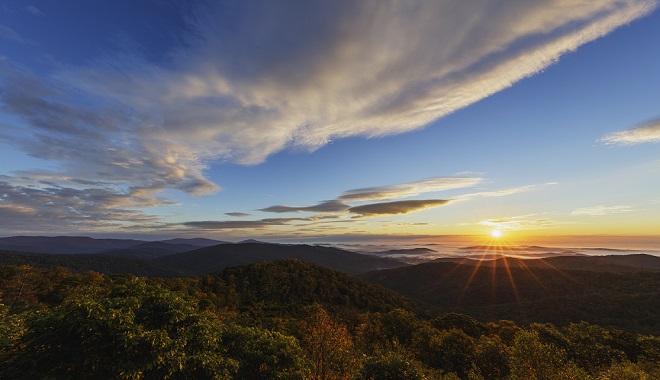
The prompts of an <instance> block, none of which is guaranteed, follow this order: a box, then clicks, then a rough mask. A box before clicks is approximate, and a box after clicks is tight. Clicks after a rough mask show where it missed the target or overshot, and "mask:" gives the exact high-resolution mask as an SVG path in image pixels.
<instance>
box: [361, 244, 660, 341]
mask: <svg viewBox="0 0 660 380" xmlns="http://www.w3.org/2000/svg"><path fill="white" fill-rule="evenodd" d="M570 259H571V260H570V261H569V260H564V259H560V258H556V259H555V260H544V262H542V261H541V260H532V259H529V260H515V259H507V260H497V261H484V262H483V263H481V264H480V262H478V261H473V260H469V261H465V260H461V261H458V262H447V261H435V262H429V263H424V264H419V265H413V266H408V267H403V268H396V269H390V270H383V271H377V272H370V273H367V274H365V275H364V276H363V278H365V279H368V280H370V281H372V282H374V283H377V284H380V285H383V286H385V287H388V288H390V289H392V290H395V291H397V292H400V293H401V294H404V295H407V296H409V297H411V298H414V299H417V300H420V301H422V302H425V303H426V304H428V305H431V306H432V307H435V308H437V309H439V310H443V311H461V312H467V313H470V314H473V315H476V316H478V317H479V318H480V319H482V320H493V319H512V320H515V321H518V322H523V323H527V322H533V321H541V322H553V323H559V324H563V323H568V322H576V321H581V320H585V321H589V322H593V323H599V324H604V325H613V326H618V327H622V328H630V329H635V330H638V331H647V332H654V333H658V332H660V273H657V272H653V271H646V272H643V271H637V270H633V269H631V267H628V266H625V265H623V264H622V265H620V266H617V267H612V266H609V263H610V261H608V259H602V258H596V259H597V260H596V261H598V262H606V263H608V266H600V267H599V266H594V268H595V269H597V270H595V271H585V270H579V269H581V268H583V267H587V266H589V265H590V264H592V263H593V262H594V260H593V259H594V258H591V257H575V258H570ZM646 260H650V261H651V262H654V261H655V260H654V259H649V258H640V257H632V258H630V260H628V261H626V260H625V259H622V258H621V257H620V256H617V257H615V258H613V262H616V263H625V264H628V265H633V264H635V263H637V264H639V263H640V262H646ZM576 262H577V264H576ZM505 264H508V266H507V265H505ZM555 264H557V265H555ZM559 264H561V265H559ZM569 264H571V265H573V267H570V266H569ZM562 265H563V267H562ZM566 268H570V269H566ZM603 268H607V269H608V271H603V270H602V269H603ZM621 268H624V269H623V270H617V271H614V272H613V271H612V270H613V269H621ZM598 269H600V270H598Z"/></svg>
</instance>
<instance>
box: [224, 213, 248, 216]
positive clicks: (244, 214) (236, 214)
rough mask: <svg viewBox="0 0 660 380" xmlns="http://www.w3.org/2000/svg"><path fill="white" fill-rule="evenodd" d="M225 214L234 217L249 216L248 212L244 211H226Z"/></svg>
mask: <svg viewBox="0 0 660 380" xmlns="http://www.w3.org/2000/svg"><path fill="white" fill-rule="evenodd" d="M225 215H228V216H236V217H242V216H250V214H248V213H246V212H226V213H225Z"/></svg>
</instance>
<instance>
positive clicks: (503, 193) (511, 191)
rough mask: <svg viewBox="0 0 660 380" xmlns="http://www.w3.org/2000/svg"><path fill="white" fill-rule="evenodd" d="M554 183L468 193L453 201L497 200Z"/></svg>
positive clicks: (553, 183) (554, 183)
mask: <svg viewBox="0 0 660 380" xmlns="http://www.w3.org/2000/svg"><path fill="white" fill-rule="evenodd" d="M556 184H557V183H556V182H547V183H544V184H542V185H524V186H518V187H509V188H506V189H500V190H493V191H480V192H477V193H468V194H462V195H458V196H456V197H454V199H455V200H457V201H459V200H470V199H474V198H498V197H507V196H510V195H516V194H521V193H526V192H528V191H532V190H535V189H538V188H539V187H541V186H553V185H556Z"/></svg>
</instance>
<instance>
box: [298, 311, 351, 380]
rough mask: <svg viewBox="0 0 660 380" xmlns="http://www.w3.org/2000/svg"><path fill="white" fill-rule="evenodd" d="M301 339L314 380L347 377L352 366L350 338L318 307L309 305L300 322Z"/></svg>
mask: <svg viewBox="0 0 660 380" xmlns="http://www.w3.org/2000/svg"><path fill="white" fill-rule="evenodd" d="M301 332H302V342H303V346H304V347H305V349H306V351H307V353H308V355H309V358H310V361H311V370H312V373H311V376H310V379H313V380H330V379H344V378H349V377H350V375H351V374H352V372H353V371H354V368H355V360H354V358H355V355H354V352H353V340H352V338H351V335H350V333H349V332H348V330H347V329H346V327H345V326H343V325H341V324H338V323H336V322H334V321H333V320H332V318H331V317H330V315H328V313H327V312H326V311H325V310H324V309H323V308H321V307H319V306H315V307H313V308H312V310H311V312H310V315H309V317H308V318H307V319H305V320H304V321H303V323H302V328H301Z"/></svg>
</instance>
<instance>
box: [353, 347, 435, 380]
mask: <svg viewBox="0 0 660 380" xmlns="http://www.w3.org/2000/svg"><path fill="white" fill-rule="evenodd" d="M359 379H361V380H425V379H428V377H427V376H426V374H425V373H424V370H423V369H422V368H421V364H420V363H417V362H416V361H415V360H413V359H411V358H410V357H407V356H405V355H403V354H401V353H398V352H385V353H380V354H377V355H374V356H371V357H369V358H368V359H367V361H366V362H365V363H364V366H363V367H362V370H361V371H360V375H359Z"/></svg>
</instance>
